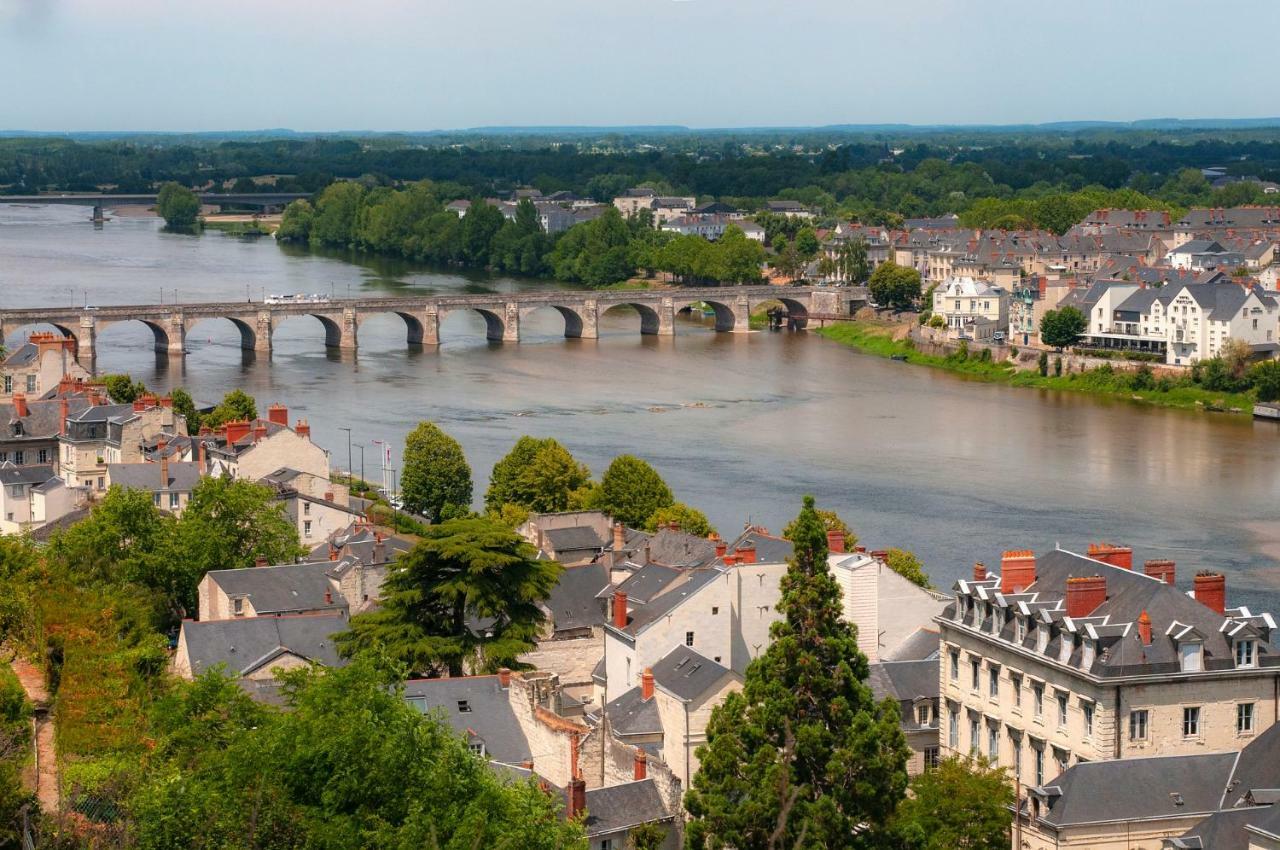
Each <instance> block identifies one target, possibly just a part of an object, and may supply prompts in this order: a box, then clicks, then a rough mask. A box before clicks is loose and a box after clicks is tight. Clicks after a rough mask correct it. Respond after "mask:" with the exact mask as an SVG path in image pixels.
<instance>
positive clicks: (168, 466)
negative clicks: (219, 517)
mask: <svg viewBox="0 0 1280 850" xmlns="http://www.w3.org/2000/svg"><path fill="white" fill-rule="evenodd" d="M200 472H201V470H200V464H198V463H196V462H194V461H190V462H186V463H183V462H176V463H171V462H170V461H169V458H168V457H167V456H165V457H162V458H161V459H160V462H159V463H153V462H151V461H144V462H141V463H109V464H107V486H108V487H123V488H125V489H126V490H141V491H143V492H144V493H148V494H150V496H151V501H152V504H154V505H155V506H156V507H157V508H159V509H160V510H162V511H165V512H166V513H171V514H173V515H174V516H179V515H181V514H182V512H183V511H184V510H185V509H186V507H187V503H188V502H190V501H191V493H192V492H193V491H194V490H195V489H196V485H197V484H199V483H200V478H201V475H200Z"/></svg>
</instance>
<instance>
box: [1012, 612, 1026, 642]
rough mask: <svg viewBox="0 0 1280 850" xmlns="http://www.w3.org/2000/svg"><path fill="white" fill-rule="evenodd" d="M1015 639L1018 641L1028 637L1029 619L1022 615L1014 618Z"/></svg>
mask: <svg viewBox="0 0 1280 850" xmlns="http://www.w3.org/2000/svg"><path fill="white" fill-rule="evenodd" d="M1013 639H1014V641H1015V642H1016V643H1022V642H1023V641H1024V640H1026V639H1027V621H1026V620H1024V619H1022V618H1021V617H1014V618H1013Z"/></svg>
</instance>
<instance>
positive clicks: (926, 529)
mask: <svg viewBox="0 0 1280 850" xmlns="http://www.w3.org/2000/svg"><path fill="white" fill-rule="evenodd" d="M87 216H88V211H87V210H86V209H82V208H77V207H56V206H53V207H7V206H0V307H29V306H38V305H42V304H50V303H56V304H65V303H72V302H74V303H84V302H85V300H86V299H87V300H88V302H89V303H92V304H97V305H106V304H118V303H141V302H155V301H156V300H158V299H159V298H161V297H163V298H164V300H165V301H169V300H172V299H173V297H174V293H175V290H176V292H177V295H178V297H179V299H180V300H184V301H203V300H209V301H212V300H227V299H235V298H242V297H245V296H246V294H248V295H251V296H252V297H253V298H254V299H255V300H256V299H257V298H259V297H261V294H262V293H263V292H264V291H265V292H322V293H329V292H332V293H335V294H338V295H345V294H347V292H350V293H351V294H357V293H358V294H377V293H379V292H421V293H424V294H426V293H448V292H460V291H465V292H486V291H512V290H519V289H529V288H538V287H547V286H552V285H553V284H549V283H544V282H536V281H526V280H516V279H512V278H506V277H499V276H487V275H482V274H466V275H463V274H457V273H452V272H441V271H439V270H433V269H429V268H422V267H417V266H413V265H411V264H407V263H400V262H391V261H369V260H363V261H361V260H359V259H358V258H356V261H350V260H349V259H344V258H341V257H337V256H319V255H314V254H310V253H307V252H305V251H300V250H285V249H282V248H281V247H279V246H277V245H276V244H275V242H274V240H272V239H270V238H265V239H257V240H243V239H240V238H236V237H231V236H226V235H224V234H221V233H217V232H208V233H206V234H204V235H201V236H183V235H175V234H166V233H163V232H161V230H160V227H159V222H158V221H157V220H156V219H154V218H148V217H142V218H115V219H112V220H111V221H109V222H108V223H107V224H106V225H105V227H102V228H100V229H95V228H94V227H93V226H92V225H91V224H89V223H88V221H87ZM562 322H563V320H562V319H561V318H560V316H559V315H558V314H557V313H555V312H554V311H551V310H545V311H539V312H537V313H535V314H534V315H533V316H531V317H530V318H529V319H528V320H527V321H525V322H523V323H522V326H521V333H522V336H523V337H524V341H523V342H521V343H520V344H519V345H496V344H490V343H488V342H486V341H485V339H484V325H483V321H482V320H481V319H480V317H479V316H478V315H477V316H469V315H453V316H450V317H449V319H448V320H447V321H446V322H445V323H444V325H443V326H442V329H441V334H442V345H441V346H440V347H439V348H438V349H425V350H419V351H409V350H407V347H406V345H405V328H404V325H403V323H402V322H401V320H400V319H398V318H396V317H395V316H384V317H378V318H374V319H371V320H370V321H368V322H367V323H366V324H365V325H364V326H363V327H362V328H361V331H360V351H359V353H358V355H356V356H352V355H349V354H348V355H338V354H336V353H329V352H326V350H325V347H324V344H323V339H324V334H323V330H322V329H321V326H320V324H319V322H317V321H315V320H312V319H307V318H303V319H296V320H291V321H288V322H285V323H284V324H282V325H281V326H280V327H279V329H278V330H277V331H276V334H275V337H274V341H275V350H274V352H273V353H272V355H271V356H270V358H263V357H258V358H254V357H253V356H252V355H246V354H245V353H244V352H242V351H241V349H240V348H239V337H238V335H237V333H236V331H235V330H234V328H233V327H232V326H231V324H230V323H229V322H226V321H209V322H207V323H203V324H201V325H199V326H197V327H196V328H195V329H194V330H193V331H192V332H191V333H190V334H189V335H188V346H189V348H190V352H191V353H190V354H189V355H188V356H187V357H186V358H182V359H178V360H175V361H173V362H172V363H171V362H170V361H169V359H168V358H167V357H164V356H160V357H157V355H156V354H155V352H154V351H153V350H152V345H153V341H152V336H151V333H150V331H149V330H148V329H147V328H146V327H144V326H143V325H142V324H141V323H139V324H137V325H136V326H133V325H128V324H126V325H118V326H115V327H111V328H109V329H107V330H105V331H103V332H102V333H101V334H100V335H99V338H98V352H99V356H98V362H97V368H98V370H99V371H100V372H129V373H131V374H132V375H134V377H136V378H139V379H141V380H143V381H144V382H146V383H147V385H148V386H152V387H156V388H159V389H162V390H163V389H167V388H170V387H173V386H176V385H183V386H186V387H187V388H188V389H189V390H190V391H191V393H192V395H194V396H195V397H196V398H197V399H199V400H209V401H216V400H217V399H219V398H221V396H222V395H223V394H224V393H225V392H226V391H228V390H230V389H232V388H235V387H243V388H244V389H245V390H246V391H248V392H249V393H251V394H253V395H254V396H255V397H256V398H257V399H258V403H259V407H260V408H265V407H266V405H267V404H269V403H271V402H276V401H278V402H280V403H282V404H286V405H288V406H289V408H290V411H291V416H293V417H295V418H296V417H299V416H302V417H306V418H307V419H308V420H309V421H310V422H311V425H312V431H313V437H314V439H315V440H317V441H318V442H319V443H321V444H322V445H324V446H326V447H328V448H329V449H331V451H332V457H333V461H334V464H335V465H336V466H339V467H345V466H346V465H347V435H346V432H345V431H343V430H341V429H342V428H344V427H350V428H351V429H352V434H353V438H354V441H355V445H356V449H355V452H354V465H355V467H356V470H357V472H358V471H359V470H360V465H361V460H360V449H359V446H362V445H363V446H364V447H365V448H364V464H365V467H366V473H367V476H368V477H370V478H377V472H376V468H377V465H378V458H379V450H378V448H377V446H375V445H373V444H372V443H371V441H373V440H377V439H381V440H389V441H391V442H392V443H393V444H394V445H395V446H396V448H397V452H396V454H395V457H394V460H393V465H395V466H397V467H398V466H399V457H398V448H399V445H400V444H401V442H402V441H403V438H404V435H405V434H406V433H407V432H408V431H409V429H411V428H412V427H413V426H414V424H416V423H417V422H418V421H419V420H423V419H430V420H433V421H435V422H437V423H438V424H439V425H440V426H441V427H443V428H444V429H445V430H446V431H448V432H449V433H450V434H452V435H453V436H454V437H456V438H457V439H458V440H459V441H460V442H461V443H462V445H463V448H464V449H465V450H466V453H467V458H468V460H469V461H470V463H471V466H472V469H473V471H474V476H475V479H476V495H477V498H479V497H480V496H482V495H483V491H484V486H485V482H486V479H487V477H488V472H489V469H490V468H491V467H492V465H493V463H494V461H495V460H497V458H499V457H500V456H501V455H502V454H504V453H505V452H506V451H507V449H508V448H510V446H511V444H512V443H513V442H514V441H515V440H516V438H517V437H519V436H520V435H521V434H533V435H536V436H552V437H555V438H556V439H558V440H560V441H561V442H562V443H564V444H565V445H566V446H567V447H568V448H569V449H570V451H572V452H573V453H574V455H576V456H577V457H578V458H579V459H580V460H582V461H584V462H585V463H587V464H588V465H589V466H590V467H591V469H592V470H593V471H594V472H595V473H596V474H599V473H600V472H602V471H603V469H604V467H605V466H606V465H607V464H608V462H609V460H610V458H612V457H613V456H615V455H617V454H621V453H624V452H630V453H634V454H637V455H640V456H641V457H644V458H645V459H647V460H648V461H650V462H651V463H653V464H654V465H655V466H656V467H657V469H658V470H659V471H660V472H661V474H662V475H663V476H664V477H665V478H666V480H667V481H668V482H669V483H670V484H671V486H672V489H673V490H674V491H675V493H676V497H677V498H678V499H680V500H682V501H684V502H687V503H689V504H691V505H695V506H697V507H699V508H701V509H702V510H703V511H705V512H706V513H707V515H708V516H709V517H710V519H711V521H712V522H713V523H714V524H715V525H716V526H717V527H718V529H719V531H720V533H721V534H722V535H724V536H732V535H733V534H734V532H735V530H736V529H739V528H741V527H742V525H743V523H745V522H747V521H751V522H754V523H757V524H763V525H765V526H767V527H768V528H770V529H773V530H777V529H780V528H781V527H782V525H784V524H785V522H786V521H787V520H789V519H790V518H791V517H792V516H794V514H795V513H796V511H797V509H798V507H799V504H800V499H801V497H802V496H803V495H804V494H805V493H812V494H814V495H815V496H816V497H817V499H818V503H819V505H820V506H823V507H829V508H834V509H835V510H836V511H838V512H839V513H840V515H841V516H842V517H844V518H845V519H846V520H847V521H848V523H849V524H850V525H851V526H852V527H853V529H854V530H855V531H856V532H857V533H858V534H859V535H860V537H861V538H862V542H863V543H865V544H867V545H869V546H870V547H872V548H880V547H888V546H899V547H901V548H904V549H910V550H912V551H914V552H916V553H917V554H918V555H919V556H920V557H921V558H922V560H923V561H924V562H925V565H926V568H927V569H928V571H929V572H930V573H931V574H932V575H933V576H934V578H935V582H936V583H937V584H939V585H942V586H945V587H949V586H950V584H951V583H952V581H953V580H954V579H955V578H958V577H960V576H962V575H968V574H969V573H970V571H971V568H972V564H973V562H974V561H975V560H981V561H985V562H986V563H988V564H993V565H994V564H997V563H998V561H999V556H1000V552H1001V551H1002V550H1004V549H1011V548H1015V549H1016V548H1034V549H1037V550H1043V549H1045V548H1052V547H1053V546H1054V545H1055V543H1060V544H1061V545H1062V546H1063V548H1067V549H1073V550H1075V551H1083V550H1084V548H1085V546H1086V545H1087V543H1088V542H1089V541H1098V540H1109V541H1112V542H1117V543H1124V544H1129V545H1132V546H1134V548H1135V559H1137V560H1142V559H1146V558H1156V557H1168V558H1172V559H1173V560H1175V561H1176V562H1177V564H1178V576H1179V584H1180V585H1183V586H1189V584H1190V580H1191V576H1192V575H1193V574H1194V572H1195V571H1196V570H1198V569H1201V568H1220V569H1222V570H1223V571H1225V572H1226V573H1227V574H1228V596H1229V604H1249V605H1251V606H1253V607H1254V608H1255V610H1256V609H1258V608H1259V607H1262V608H1265V609H1270V610H1274V609H1276V608H1277V607H1280V606H1278V605H1277V603H1280V571H1278V570H1277V569H1276V567H1277V560H1278V558H1280V526H1278V525H1277V523H1276V522H1275V516H1276V506H1277V504H1280V480H1278V478H1277V469H1280V465H1278V464H1277V461H1278V460H1280V430H1278V429H1277V426H1276V425H1273V424H1270V423H1254V422H1252V421H1250V420H1249V419H1247V418H1244V417H1227V416H1220V415H1206V414H1196V413H1191V412H1185V411H1174V410H1163V409H1157V408H1151V407H1144V406H1139V405H1136V404H1131V403H1129V402H1126V401H1116V400H1099V399H1096V398H1092V397H1086V396H1080V395H1074V394H1067V393H1063V394H1058V393H1049V392H1043V391H1037V390H1028V389H1021V388H1012V387H1004V386H994V385H990V384H983V383H976V382H971V381H967V380H964V379H962V378H959V377H956V376H954V375H950V374H946V373H942V372H938V371H934V370H929V369H925V368H919V367H913V366H908V365H906V364H901V363H896V362H892V361H887V360H881V359H877V358H873V357H869V356H865V355H861V354H858V353H856V352H853V351H850V350H848V349H845V348H843V347H841V346H839V345H837V344H835V343H831V342H828V341H826V340H823V339H820V338H818V337H816V336H810V335H807V334H804V333H798V334H790V333H768V332H762V333H752V334H716V333H714V332H713V331H711V330H710V329H709V328H707V327H706V326H703V325H701V324H699V323H697V322H694V321H685V322H681V323H679V325H678V327H677V332H676V336H675V337H674V338H672V337H665V338H656V337H642V336H641V335H640V333H639V318H638V316H636V315H635V314H628V313H626V312H620V311H611V312H610V313H608V314H606V315H605V316H604V317H602V321H601V328H600V339H599V340H566V339H564V338H563V337H562V333H563V323H562Z"/></svg>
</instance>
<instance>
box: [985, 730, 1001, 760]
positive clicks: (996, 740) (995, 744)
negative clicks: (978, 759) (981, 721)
mask: <svg viewBox="0 0 1280 850" xmlns="http://www.w3.org/2000/svg"><path fill="white" fill-rule="evenodd" d="M987 758H989V759H991V761H992V762H997V761H999V760H1000V727H999V726H995V725H992V724H990V723H988V724H987Z"/></svg>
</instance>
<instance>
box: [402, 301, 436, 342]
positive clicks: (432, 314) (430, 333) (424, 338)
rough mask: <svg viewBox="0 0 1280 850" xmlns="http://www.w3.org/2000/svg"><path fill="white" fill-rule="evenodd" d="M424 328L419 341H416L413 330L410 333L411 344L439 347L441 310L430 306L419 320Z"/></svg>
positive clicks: (432, 305)
mask: <svg viewBox="0 0 1280 850" xmlns="http://www.w3.org/2000/svg"><path fill="white" fill-rule="evenodd" d="M418 321H419V322H421V324H422V327H421V329H420V332H419V336H418V339H416V340H415V339H414V338H413V336H414V333H413V330H410V331H409V343H410V344H414V343H417V344H418V345H439V344H440V308H438V307H437V306H436V305H435V304H431V305H428V307H427V309H426V310H425V311H424V312H423V314H422V315H421V316H420V317H419V318H418Z"/></svg>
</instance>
